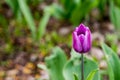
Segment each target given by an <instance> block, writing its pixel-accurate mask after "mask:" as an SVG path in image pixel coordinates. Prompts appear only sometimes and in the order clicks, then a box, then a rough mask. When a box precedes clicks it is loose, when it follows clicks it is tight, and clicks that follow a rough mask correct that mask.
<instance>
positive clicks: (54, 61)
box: [45, 47, 67, 80]
mask: <svg viewBox="0 0 120 80" xmlns="http://www.w3.org/2000/svg"><path fill="white" fill-rule="evenodd" d="M66 61H67V58H66V55H65V53H64V52H63V51H62V50H61V49H60V48H59V47H56V48H54V49H53V54H52V55H51V56H49V57H46V58H45V64H46V66H47V68H48V69H47V70H48V73H49V76H50V80H64V77H63V74H62V71H63V66H64V65H65V63H66Z"/></svg>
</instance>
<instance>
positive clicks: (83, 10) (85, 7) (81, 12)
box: [70, 0, 98, 25]
mask: <svg viewBox="0 0 120 80" xmlns="http://www.w3.org/2000/svg"><path fill="white" fill-rule="evenodd" d="M97 5H98V0H84V1H81V2H80V4H79V5H78V6H76V8H75V9H74V10H73V11H72V14H71V17H70V21H71V22H72V23H73V24H74V25H78V24H79V23H80V22H81V21H82V19H83V18H84V17H85V16H86V15H87V14H88V13H89V12H90V11H91V10H92V9H93V8H94V7H96V6H97Z"/></svg>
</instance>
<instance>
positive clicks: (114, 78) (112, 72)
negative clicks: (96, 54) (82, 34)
mask: <svg viewBox="0 0 120 80" xmlns="http://www.w3.org/2000/svg"><path fill="white" fill-rule="evenodd" d="M102 49H103V51H104V53H105V58H106V61H107V64H108V74H109V79H110V80H118V79H120V59H119V57H118V56H117V54H116V53H115V52H114V51H113V50H112V49H111V48H110V47H108V46H107V45H106V44H102Z"/></svg>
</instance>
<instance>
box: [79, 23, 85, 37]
mask: <svg viewBox="0 0 120 80" xmlns="http://www.w3.org/2000/svg"><path fill="white" fill-rule="evenodd" d="M85 31H86V27H85V25H84V24H80V25H79V27H78V31H77V34H78V35H80V34H85Z"/></svg>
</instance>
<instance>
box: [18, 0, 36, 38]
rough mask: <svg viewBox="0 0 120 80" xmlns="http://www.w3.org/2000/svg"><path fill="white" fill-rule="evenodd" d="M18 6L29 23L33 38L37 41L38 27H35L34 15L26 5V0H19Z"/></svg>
mask: <svg viewBox="0 0 120 80" xmlns="http://www.w3.org/2000/svg"><path fill="white" fill-rule="evenodd" d="M18 4H19V7H20V10H21V12H22V13H23V15H24V17H25V19H26V22H27V23H28V27H29V29H30V30H31V33H32V37H33V39H35V38H36V27H35V23H34V20H33V17H32V14H31V12H30V9H29V7H28V5H27V3H26V0H18Z"/></svg>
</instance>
